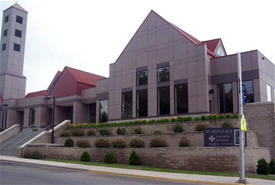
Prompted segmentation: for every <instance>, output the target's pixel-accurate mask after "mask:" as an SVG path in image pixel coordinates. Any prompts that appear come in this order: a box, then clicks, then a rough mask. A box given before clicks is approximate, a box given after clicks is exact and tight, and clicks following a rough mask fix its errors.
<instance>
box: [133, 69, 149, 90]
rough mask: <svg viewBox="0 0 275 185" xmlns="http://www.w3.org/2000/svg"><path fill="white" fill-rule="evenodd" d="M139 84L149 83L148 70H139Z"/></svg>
mask: <svg viewBox="0 0 275 185" xmlns="http://www.w3.org/2000/svg"><path fill="white" fill-rule="evenodd" d="M136 75H137V86H139V85H147V83H148V71H147V70H144V71H137V74H136Z"/></svg>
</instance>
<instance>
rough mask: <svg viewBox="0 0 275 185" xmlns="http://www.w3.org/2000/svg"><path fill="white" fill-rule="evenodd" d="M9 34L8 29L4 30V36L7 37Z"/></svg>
mask: <svg viewBox="0 0 275 185" xmlns="http://www.w3.org/2000/svg"><path fill="white" fill-rule="evenodd" d="M7 35H8V30H7V29H6V30H4V33H3V36H4V37H6V36H7Z"/></svg>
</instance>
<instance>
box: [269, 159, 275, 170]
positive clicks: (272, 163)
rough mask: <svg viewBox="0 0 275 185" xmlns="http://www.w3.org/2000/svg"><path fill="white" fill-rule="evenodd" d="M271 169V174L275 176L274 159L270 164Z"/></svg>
mask: <svg viewBox="0 0 275 185" xmlns="http://www.w3.org/2000/svg"><path fill="white" fill-rule="evenodd" d="M269 167H270V174H275V160H274V159H272V160H271V161H270V163H269Z"/></svg>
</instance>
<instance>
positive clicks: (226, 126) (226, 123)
mask: <svg viewBox="0 0 275 185" xmlns="http://www.w3.org/2000/svg"><path fill="white" fill-rule="evenodd" d="M222 128H234V126H233V124H232V123H229V122H224V123H223V124H222Z"/></svg>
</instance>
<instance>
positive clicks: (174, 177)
mask: <svg viewBox="0 0 275 185" xmlns="http://www.w3.org/2000/svg"><path fill="white" fill-rule="evenodd" d="M0 160H3V161H13V162H22V163H30V164H38V165H46V166H53V167H59V168H60V167H61V168H69V169H78V170H86V171H89V172H94V173H104V174H111V175H123V176H131V177H140V178H150V179H157V180H171V181H179V182H180V181H183V182H190V183H200V184H220V185H233V184H234V185H235V184H238V183H236V181H237V180H238V177H222V176H210V175H195V174H181V173H167V172H152V171H143V170H132V169H122V168H112V167H102V166H90V165H80V164H69V163H62V162H52V161H42V160H34V159H25V158H18V157H12V156H3V155H0ZM247 181H248V182H249V183H248V184H253V185H256V184H257V185H275V181H271V180H264V179H252V178H247ZM238 185H240V184H238Z"/></svg>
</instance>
